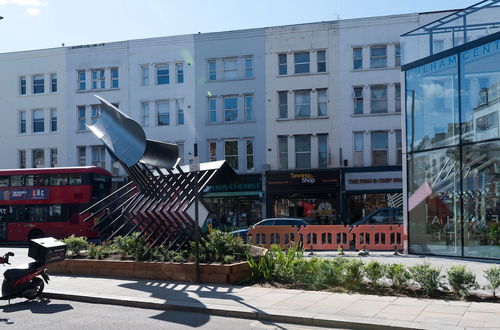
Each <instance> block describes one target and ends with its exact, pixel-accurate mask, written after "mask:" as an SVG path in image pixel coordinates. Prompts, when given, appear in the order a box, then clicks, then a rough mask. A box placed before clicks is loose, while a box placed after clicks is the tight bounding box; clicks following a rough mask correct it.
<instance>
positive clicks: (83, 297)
mask: <svg viewBox="0 0 500 330" xmlns="http://www.w3.org/2000/svg"><path fill="white" fill-rule="evenodd" d="M3 250H5V249H4V248H0V253H4V252H3ZM21 253H22V252H21V251H19V252H17V254H16V256H18V255H20V254H21ZM353 256H354V255H352V256H351V257H353ZM348 257H349V256H348ZM26 258H27V257H26ZM381 258H388V257H387V256H386V257H381ZM20 259H23V258H22V256H21V258H20ZM426 260H428V261H429V258H426ZM432 260H433V259H432V258H431V259H430V261H432ZM447 260H448V261H443V262H451V264H456V263H457V260H456V259H447ZM13 261H14V260H13ZM420 261H422V260H420ZM460 262H467V264H468V265H469V264H470V263H473V262H474V261H460ZM16 264H17V263H13V265H12V266H15V265H16ZM480 264H482V263H481V262H480ZM485 264H486V265H488V266H491V264H489V263H485ZM478 265H479V264H476V265H475V266H473V267H479V266H478ZM481 267H482V266H481ZM44 297H46V298H50V299H63V300H73V301H81V302H90V303H104V304H112V305H121V306H129V307H139V308H148V309H157V310H174V311H175V310H182V311H191V312H199V313H206V314H211V315H219V316H228V317H241V318H247V319H258V320H266V321H273V322H286V323H295V324H301V325H306V326H321V327H335V328H347V329H440V330H446V329H500V303H487V302H466V301H448V300H439V299H419V298H409V297H395V296H376V295H364V294H346V293H331V292H318V291H303V290H290V289H281V288H273V287H263V286H235V285H211V284H189V283H176V282H171V281H151V280H138V279H118V278H98V277H80V276H78V277H75V276H59V275H51V281H50V283H49V284H48V285H46V287H45V291H44Z"/></svg>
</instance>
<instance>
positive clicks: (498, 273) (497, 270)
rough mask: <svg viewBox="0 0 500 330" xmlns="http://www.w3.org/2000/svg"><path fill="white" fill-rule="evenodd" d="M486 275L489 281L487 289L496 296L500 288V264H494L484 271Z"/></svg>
mask: <svg viewBox="0 0 500 330" xmlns="http://www.w3.org/2000/svg"><path fill="white" fill-rule="evenodd" d="M484 277H486V280H487V281H488V284H487V285H486V286H485V289H487V290H491V291H492V293H493V298H496V293H497V290H498V289H499V288H500V266H492V267H490V268H488V269H486V270H485V271H484Z"/></svg>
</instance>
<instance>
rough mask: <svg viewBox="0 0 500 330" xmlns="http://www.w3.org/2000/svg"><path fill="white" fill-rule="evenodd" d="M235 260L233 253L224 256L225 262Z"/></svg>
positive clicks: (228, 262)
mask: <svg viewBox="0 0 500 330" xmlns="http://www.w3.org/2000/svg"><path fill="white" fill-rule="evenodd" d="M233 262H234V256H231V255H226V256H224V260H223V263H224V264H231V263H233Z"/></svg>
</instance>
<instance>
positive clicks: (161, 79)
mask: <svg viewBox="0 0 500 330" xmlns="http://www.w3.org/2000/svg"><path fill="white" fill-rule="evenodd" d="M169 83H170V71H169V68H168V64H162V65H157V66H156V84H157V85H166V84H169Z"/></svg>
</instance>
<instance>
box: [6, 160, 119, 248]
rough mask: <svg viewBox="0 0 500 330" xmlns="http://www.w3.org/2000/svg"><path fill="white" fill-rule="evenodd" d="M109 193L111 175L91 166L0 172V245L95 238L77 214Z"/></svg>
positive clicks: (87, 223) (88, 225) (90, 229)
mask: <svg viewBox="0 0 500 330" xmlns="http://www.w3.org/2000/svg"><path fill="white" fill-rule="evenodd" d="M110 191H111V173H109V172H108V171H106V170H105V169H102V168H100V167H95V166H83V167H55V168H30V169H18V170H0V242H2V241H3V242H5V241H9V242H20V241H27V240H29V239H32V238H39V237H44V236H52V237H55V238H65V237H68V236H70V235H71V234H75V235H76V236H86V237H88V238H91V239H92V238H98V237H99V233H98V231H96V230H92V225H93V224H92V223H91V222H85V223H84V222H83V221H82V219H84V218H85V217H84V216H80V215H79V213H80V212H81V211H83V210H85V209H86V208H88V207H89V206H90V205H91V204H92V203H95V202H97V201H98V200H100V199H102V198H104V197H106V196H107V195H108V194H109V193H110Z"/></svg>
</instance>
